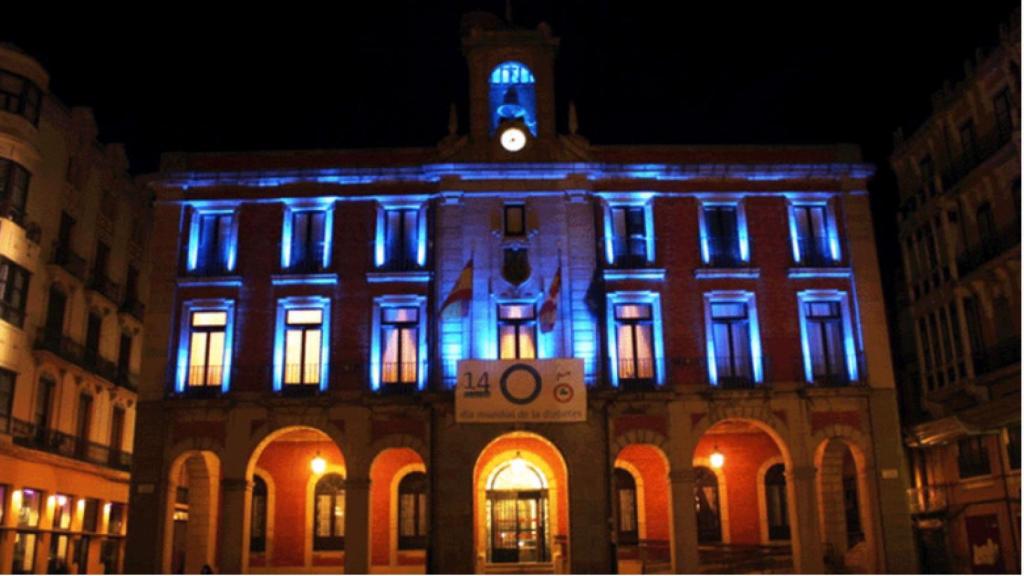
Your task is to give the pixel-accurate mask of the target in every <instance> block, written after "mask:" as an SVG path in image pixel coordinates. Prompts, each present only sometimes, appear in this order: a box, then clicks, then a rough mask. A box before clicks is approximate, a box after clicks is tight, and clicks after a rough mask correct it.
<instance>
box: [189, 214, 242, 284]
mask: <svg viewBox="0 0 1024 576" xmlns="http://www.w3.org/2000/svg"><path fill="white" fill-rule="evenodd" d="M237 234H238V218H237V215H236V214H235V212H234V211H233V210H217V211H206V210H196V211H195V212H194V213H193V216H192V226H191V228H190V232H189V250H188V271H189V272H190V273H192V274H197V275H205V276H217V275H223V274H230V273H232V272H234V270H235V255H236V254H235V253H236V238H237Z"/></svg>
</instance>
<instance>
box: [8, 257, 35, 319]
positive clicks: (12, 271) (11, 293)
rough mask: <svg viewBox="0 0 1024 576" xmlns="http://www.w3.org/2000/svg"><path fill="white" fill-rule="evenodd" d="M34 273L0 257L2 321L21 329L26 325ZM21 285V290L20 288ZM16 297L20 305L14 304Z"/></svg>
mask: <svg viewBox="0 0 1024 576" xmlns="http://www.w3.org/2000/svg"><path fill="white" fill-rule="evenodd" d="M31 281H32V273H31V272H29V271H28V270H27V269H25V268H23V267H22V266H19V265H18V264H17V263H16V262H15V261H13V260H11V259H10V258H7V257H6V256H0V319H3V320H4V321H5V322H7V323H8V324H11V325H12V326H16V327H18V328H21V327H22V326H23V325H24V324H25V311H26V309H27V307H28V294H29V283H30V282H31ZM19 282H20V283H21V286H20V288H19V287H18V284H19ZM15 295H17V296H18V297H19V298H18V299H20V302H19V303H12V302H11V300H14V299H15V298H14V297H15Z"/></svg>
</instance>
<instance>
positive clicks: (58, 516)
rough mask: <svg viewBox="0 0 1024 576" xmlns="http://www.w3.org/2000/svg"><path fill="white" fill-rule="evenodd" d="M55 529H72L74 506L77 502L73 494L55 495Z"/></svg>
mask: <svg viewBox="0 0 1024 576" xmlns="http://www.w3.org/2000/svg"><path fill="white" fill-rule="evenodd" d="M53 502H54V503H53V529H54V530H70V529H71V514H72V506H73V505H74V503H75V499H74V497H73V496H68V495H66V494H57V495H55V496H54V497H53Z"/></svg>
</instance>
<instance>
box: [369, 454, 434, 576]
mask: <svg viewBox="0 0 1024 576" xmlns="http://www.w3.org/2000/svg"><path fill="white" fill-rule="evenodd" d="M427 494H428V491H427V475H426V466H425V465H424V463H423V458H422V457H420V455H419V453H417V452H416V451H415V450H412V449H411V448H387V449H385V450H382V451H381V452H380V453H379V454H378V455H377V457H376V458H374V460H373V464H372V465H371V466H370V563H371V569H372V571H374V572H401V573H405V574H408V573H423V572H424V571H425V570H426V547H427V527H428V526H429V525H430V524H429V519H428V517H427V511H428V510H429V507H428V504H429V503H428V500H427Z"/></svg>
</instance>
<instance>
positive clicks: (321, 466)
mask: <svg viewBox="0 0 1024 576" xmlns="http://www.w3.org/2000/svg"><path fill="white" fill-rule="evenodd" d="M309 467H310V468H311V469H312V470H313V474H316V475H317V476H319V475H320V474H323V473H324V471H325V470H327V460H324V459H323V457H322V456H320V453H319V452H317V453H316V456H314V457H313V459H312V460H310V461H309Z"/></svg>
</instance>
